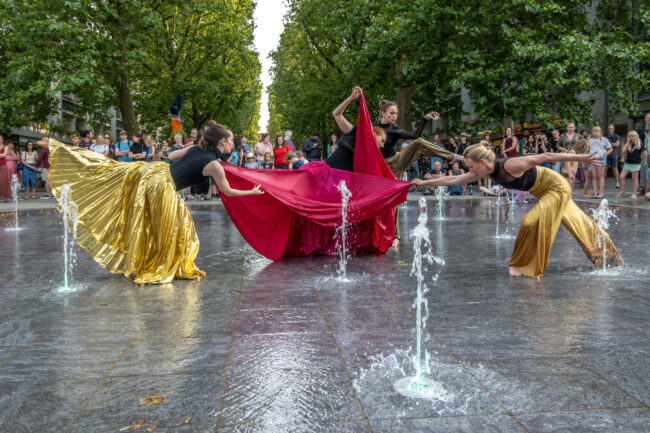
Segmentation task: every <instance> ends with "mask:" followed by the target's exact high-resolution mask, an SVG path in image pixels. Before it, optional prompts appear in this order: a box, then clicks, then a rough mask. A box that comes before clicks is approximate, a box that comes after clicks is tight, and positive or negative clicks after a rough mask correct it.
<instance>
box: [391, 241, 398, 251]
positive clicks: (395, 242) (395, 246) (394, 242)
mask: <svg viewBox="0 0 650 433" xmlns="http://www.w3.org/2000/svg"><path fill="white" fill-rule="evenodd" d="M391 247H392V248H395V249H398V248H399V239H393V245H391Z"/></svg>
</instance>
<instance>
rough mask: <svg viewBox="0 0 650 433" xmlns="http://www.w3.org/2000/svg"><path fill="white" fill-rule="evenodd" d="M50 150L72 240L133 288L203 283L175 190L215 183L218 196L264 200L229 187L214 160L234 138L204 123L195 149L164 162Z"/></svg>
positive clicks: (190, 226) (189, 224)
mask: <svg viewBox="0 0 650 433" xmlns="http://www.w3.org/2000/svg"><path fill="white" fill-rule="evenodd" d="M48 141H49V148H50V171H49V177H50V183H51V186H52V192H53V194H54V196H55V197H56V198H57V199H59V196H60V192H61V187H62V186H63V185H65V184H69V185H70V189H71V192H72V199H73V200H74V202H75V203H76V204H77V205H78V206H79V226H78V229H77V241H78V242H79V245H81V247H83V248H84V249H85V250H86V251H87V252H88V254H90V256H91V257H92V258H93V259H94V260H95V261H96V262H97V263H99V264H100V266H102V267H103V268H104V269H106V270H108V271H109V272H113V273H120V274H124V275H125V276H129V275H131V274H133V275H134V281H135V282H136V283H138V284H160V283H168V282H170V281H172V280H173V279H174V278H200V277H202V276H203V275H205V274H204V272H203V271H201V270H199V269H198V268H197V267H196V265H195V264H194V259H195V257H196V255H197V253H198V250H199V238H198V236H197V235H196V231H195V230H194V222H193V221H192V216H191V215H190V212H189V211H188V209H187V207H186V206H185V203H184V202H183V199H182V198H181V197H180V196H179V195H178V193H177V192H176V191H178V190H181V189H184V188H187V187H189V186H191V185H201V184H202V183H203V181H204V180H205V179H206V178H207V177H208V176H210V177H212V178H214V179H215V181H216V184H217V185H218V186H219V189H220V190H221V192H222V194H224V195H226V196H245V195H253V194H263V192H262V191H261V189H260V187H259V186H256V187H254V188H252V189H250V190H238V189H232V188H231V187H230V184H229V183H228V181H227V180H226V176H225V173H224V169H223V167H222V166H221V165H220V164H219V162H217V160H218V159H220V158H221V157H222V156H223V154H226V155H230V153H231V152H232V148H233V136H232V132H230V130H229V129H228V128H227V127H226V126H223V125H219V124H217V123H216V122H214V121H210V123H208V127H207V128H206V129H205V132H204V134H203V138H202V139H201V141H200V142H199V144H198V145H197V146H189V147H186V148H184V149H181V150H177V151H174V152H172V153H171V154H169V159H172V160H174V159H176V160H178V161H177V162H176V163H174V164H172V165H171V166H170V165H169V164H167V163H166V162H153V163H148V162H143V161H140V162H118V161H113V160H112V159H109V158H107V157H106V156H104V155H102V154H100V153H95V152H92V151H89V150H84V149H82V148H79V147H72V146H68V145H65V144H62V143H59V142H58V141H55V140H50V139H48V138H44V139H43V140H42V143H39V144H42V145H43V146H47V145H48Z"/></svg>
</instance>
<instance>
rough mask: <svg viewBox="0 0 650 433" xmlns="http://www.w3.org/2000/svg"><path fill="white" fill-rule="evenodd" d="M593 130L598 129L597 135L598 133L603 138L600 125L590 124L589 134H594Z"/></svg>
mask: <svg viewBox="0 0 650 433" xmlns="http://www.w3.org/2000/svg"><path fill="white" fill-rule="evenodd" d="M594 131H598V135H600V138H603V130H602V128H601V127H600V126H592V127H591V135H594Z"/></svg>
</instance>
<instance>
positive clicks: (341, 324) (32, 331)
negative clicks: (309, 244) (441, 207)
mask: <svg viewBox="0 0 650 433" xmlns="http://www.w3.org/2000/svg"><path fill="white" fill-rule="evenodd" d="M445 205H446V208H445V213H446V217H447V218H446V219H445V220H444V221H440V220H438V219H436V216H435V211H434V207H433V206H432V204H431V203H430V206H429V207H430V210H429V223H428V226H429V229H430V231H431V239H432V243H433V249H434V253H435V254H436V255H437V256H439V257H441V258H443V259H444V265H430V266H428V268H429V269H428V270H427V272H426V274H425V281H426V283H427V285H428V286H429V292H428V293H427V295H426V296H427V299H428V302H429V318H428V321H427V332H426V333H425V340H424V347H425V348H426V349H427V350H428V352H429V354H430V355H431V360H430V367H431V374H430V378H431V379H433V380H435V381H438V382H439V383H441V384H442V385H443V387H444V393H443V394H441V395H439V396H438V397H437V398H434V399H429V400H414V399H410V398H407V397H404V396H402V395H400V394H397V393H396V392H395V391H394V390H393V382H394V381H395V380H397V379H399V378H401V377H403V376H405V375H412V374H413V373H414V371H413V367H412V363H411V361H410V359H409V356H410V355H412V354H413V348H414V347H415V331H414V328H415V316H414V312H413V308H414V307H413V299H414V297H415V279H414V278H413V277H412V276H411V275H410V270H411V262H412V259H413V251H412V243H411V241H410V240H409V239H408V238H405V239H403V240H402V246H401V248H400V250H399V251H390V252H388V253H387V254H386V255H384V256H362V257H355V258H353V259H352V260H351V262H350V263H349V268H348V275H349V277H350V281H349V282H340V281H337V279H336V277H335V274H336V266H337V264H336V260H335V259H334V258H329V257H311V258H294V259H286V260H281V261H277V262H271V261H269V260H266V259H265V258H263V257H261V256H260V255H258V254H257V253H255V252H254V251H253V250H252V249H251V248H250V247H248V246H247V245H246V243H245V241H244V240H243V239H242V237H241V236H240V235H239V233H238V232H237V230H236V229H235V228H234V226H233V225H232V223H231V222H230V220H229V218H228V215H227V214H226V213H225V211H224V209H223V207H221V206H202V207H195V208H193V209H192V213H193V216H194V218H195V221H196V225H197V229H198V234H199V237H200V239H201V250H200V252H199V257H198V260H197V261H198V264H199V266H200V267H201V268H202V269H203V270H205V271H207V277H206V278H205V279H203V280H201V281H178V282H174V283H173V284H168V285H163V286H144V287H140V286H137V285H134V284H132V283H131V282H130V280H128V279H127V278H124V277H122V276H117V275H111V274H108V273H106V272H105V271H104V270H102V269H101V268H100V267H99V266H98V265H97V264H95V262H94V261H93V260H92V259H90V258H89V257H88V256H87V254H86V253H85V252H84V251H82V250H78V251H77V260H76V267H75V270H74V271H73V281H74V283H73V286H74V290H73V291H69V292H61V291H59V290H57V287H59V286H61V284H62V281H63V270H62V266H63V258H62V253H61V250H62V236H61V234H62V226H61V223H60V218H59V216H58V214H56V213H52V211H41V212H30V213H28V214H25V215H23V216H22V217H21V221H22V224H23V227H24V230H22V231H21V232H19V233H11V232H6V231H5V230H4V228H3V229H1V230H0V245H1V246H2V248H0V262H1V263H2V280H1V291H0V431H1V432H11V433H17V432H124V431H127V432H131V431H134V432H135V431H139V432H144V431H155V432H214V431H219V432H232V433H235V432H238V433H241V432H334V433H336V432H346V433H347V432H352V433H354V432H370V431H372V432H406V431H427V432H433V431H439V432H479V431H480V432H522V431H523V432H603V433H604V432H607V433H609V432H625V433H632V432H648V431H650V408H649V405H650V373H649V371H650V327H649V326H648V325H649V319H648V317H649V312H650V284H649V277H650V267H649V266H648V264H649V262H650V250H649V249H648V245H650V225H649V222H650V211H649V210H647V209H640V208H635V207H631V206H629V207H624V206H621V207H615V211H616V212H617V213H618V215H619V217H620V220H619V221H618V222H615V223H614V225H613V228H612V229H611V230H610V233H611V236H612V238H613V240H614V242H615V243H616V244H617V246H618V247H619V249H620V250H621V251H622V253H623V255H624V257H625V259H626V262H627V266H626V267H625V268H624V269H622V270H617V271H614V272H610V273H609V274H603V273H601V272H598V271H594V270H593V269H592V268H591V266H590V264H589V262H588V261H587V259H586V258H585V256H584V254H583V252H582V250H581V249H580V247H579V246H578V244H577V243H576V242H575V240H573V238H572V237H571V236H570V235H569V233H568V232H567V231H566V230H565V229H563V228H561V229H560V232H559V234H558V237H557V240H556V242H555V244H554V246H553V250H552V253H551V260H550V263H549V266H548V269H547V272H546V276H545V277H544V279H543V280H541V281H533V280H530V279H524V278H520V279H512V278H509V277H508V276H507V263H508V259H509V256H510V253H511V251H512V245H513V243H514V239H495V233H496V232H495V218H496V216H497V215H496V210H497V208H496V207H495V201H494V200H491V199H490V200H488V199H485V200H471V201H447V202H446V203H445ZM580 205H581V206H582V207H583V208H586V207H589V206H593V204H586V203H581V204H580ZM530 206H531V205H530V204H521V205H517V206H516V208H515V211H514V220H515V221H520V220H521V217H522V216H523V214H524V213H525V212H526V210H527V209H529V208H530ZM507 215H508V204H507V202H506V201H505V199H504V201H503V202H502V206H501V215H500V221H501V222H500V228H501V230H504V229H505V223H506V220H507ZM5 216H6V214H5ZM416 218H417V207H416V203H414V202H409V203H408V204H407V205H406V206H405V207H402V208H401V209H400V223H401V224H402V233H407V231H408V229H409V228H413V226H414V225H415V223H416ZM4 220H10V218H4ZM515 229H516V227H515ZM515 233H516V231H515ZM436 274H438V279H437V281H434V279H435V275H436ZM150 396H159V397H161V399H160V402H157V401H153V403H156V404H151V405H146V404H141V403H145V402H147V400H146V399H147V398H148V397H150ZM153 400H155V398H154V399H153ZM143 418H144V419H143ZM138 421H140V423H138ZM154 426H155V428H154V429H153V430H147V429H151V428H152V427H154Z"/></svg>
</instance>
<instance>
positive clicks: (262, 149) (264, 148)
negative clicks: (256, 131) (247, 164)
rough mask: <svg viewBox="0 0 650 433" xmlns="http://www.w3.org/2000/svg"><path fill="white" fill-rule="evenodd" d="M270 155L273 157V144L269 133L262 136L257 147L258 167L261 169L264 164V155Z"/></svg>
mask: <svg viewBox="0 0 650 433" xmlns="http://www.w3.org/2000/svg"><path fill="white" fill-rule="evenodd" d="M267 153H270V154H271V155H273V145H272V144H271V136H270V135H269V134H268V133H266V132H265V133H263V134H262V135H261V136H260V141H259V143H257V145H256V146H255V156H256V157H257V165H259V166H260V167H261V166H262V164H263V163H264V155H266V154H267Z"/></svg>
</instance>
